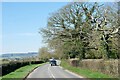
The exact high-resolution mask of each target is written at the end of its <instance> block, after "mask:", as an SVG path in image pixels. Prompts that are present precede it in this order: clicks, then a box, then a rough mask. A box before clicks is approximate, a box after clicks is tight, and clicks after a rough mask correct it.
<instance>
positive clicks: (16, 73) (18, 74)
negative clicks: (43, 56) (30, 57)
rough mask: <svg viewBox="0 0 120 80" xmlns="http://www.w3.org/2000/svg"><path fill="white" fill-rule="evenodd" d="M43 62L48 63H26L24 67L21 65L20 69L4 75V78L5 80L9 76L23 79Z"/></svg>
mask: <svg viewBox="0 0 120 80" xmlns="http://www.w3.org/2000/svg"><path fill="white" fill-rule="evenodd" d="M43 64H46V63H41V64H32V65H26V66H24V67H20V68H19V69H17V70H15V71H14V72H11V73H9V74H7V75H5V76H3V77H2V78H3V80H6V79H7V78H21V79H22V78H25V77H26V76H27V74H28V73H29V72H30V71H31V70H33V69H34V68H35V67H38V66H40V65H43ZM18 80H19V79H18Z"/></svg>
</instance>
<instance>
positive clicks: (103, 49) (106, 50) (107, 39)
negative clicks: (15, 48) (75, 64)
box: [40, 2, 120, 59]
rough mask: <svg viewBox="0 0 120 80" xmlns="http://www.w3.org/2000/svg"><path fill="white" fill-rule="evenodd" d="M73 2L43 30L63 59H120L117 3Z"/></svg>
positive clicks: (42, 32) (58, 13) (57, 13)
mask: <svg viewBox="0 0 120 80" xmlns="http://www.w3.org/2000/svg"><path fill="white" fill-rule="evenodd" d="M109 4H111V5H108V4H105V3H103V4H102V3H97V2H95V3H90V2H89V3H88V2H74V3H70V4H68V5H66V6H65V7H63V8H61V9H59V10H58V11H57V12H53V13H52V14H51V15H50V17H49V19H48V22H47V26H46V27H45V28H42V29H41V30H40V33H41V34H42V35H43V37H44V39H45V42H46V43H48V45H49V47H50V48H51V49H54V52H55V53H56V54H58V56H59V57H62V58H63V57H64V58H76V57H78V58H79V59H85V58H104V59H105V58H120V55H119V53H118V48H119V45H118V37H119V34H120V33H119V29H120V26H119V22H118V21H119V20H118V8H117V7H118V3H115V2H113V3H109Z"/></svg>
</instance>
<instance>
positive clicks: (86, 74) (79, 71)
mask: <svg viewBox="0 0 120 80" xmlns="http://www.w3.org/2000/svg"><path fill="white" fill-rule="evenodd" d="M61 66H62V67H63V68H65V69H68V70H70V71H72V72H75V73H77V74H79V75H82V76H84V77H86V78H112V77H110V76H108V75H106V74H101V73H100V72H98V71H92V70H89V69H82V68H76V67H71V66H69V65H68V64H67V63H66V62H65V61H61ZM116 80H117V79H116Z"/></svg>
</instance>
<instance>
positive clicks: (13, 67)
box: [0, 61, 44, 76]
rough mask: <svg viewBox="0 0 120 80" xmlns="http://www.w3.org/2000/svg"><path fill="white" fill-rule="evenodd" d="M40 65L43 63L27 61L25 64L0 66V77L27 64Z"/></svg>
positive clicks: (14, 63) (17, 63) (11, 63)
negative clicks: (0, 70) (0, 74)
mask: <svg viewBox="0 0 120 80" xmlns="http://www.w3.org/2000/svg"><path fill="white" fill-rule="evenodd" d="M30 63H31V64H41V63H44V62H43V61H27V62H10V63H7V64H2V67H0V68H2V76H4V75H6V74H8V73H10V72H13V71H15V70H16V69H18V68H20V67H23V66H26V65H29V64H30Z"/></svg>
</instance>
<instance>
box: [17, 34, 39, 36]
mask: <svg viewBox="0 0 120 80" xmlns="http://www.w3.org/2000/svg"><path fill="white" fill-rule="evenodd" d="M18 35H19V36H38V35H39V34H38V33H20V34H18Z"/></svg>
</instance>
